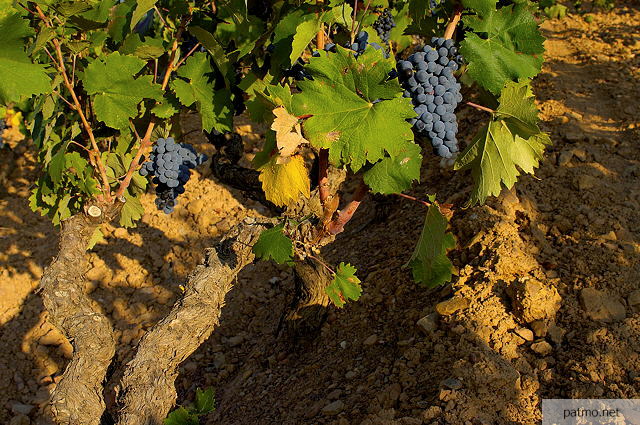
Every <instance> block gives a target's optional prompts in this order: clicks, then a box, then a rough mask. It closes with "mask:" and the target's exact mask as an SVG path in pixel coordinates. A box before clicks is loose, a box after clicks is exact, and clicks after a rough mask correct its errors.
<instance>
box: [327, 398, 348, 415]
mask: <svg viewBox="0 0 640 425" xmlns="http://www.w3.org/2000/svg"><path fill="white" fill-rule="evenodd" d="M343 410H344V402H343V401H342V400H336V401H334V402H332V403H329V404H327V405H326V406H324V407H323V408H322V414H323V415H327V416H335V415H338V414H339V413H340V412H342V411H343Z"/></svg>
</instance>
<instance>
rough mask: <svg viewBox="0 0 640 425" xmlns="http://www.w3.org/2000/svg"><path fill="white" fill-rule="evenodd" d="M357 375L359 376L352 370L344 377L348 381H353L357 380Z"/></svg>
mask: <svg viewBox="0 0 640 425" xmlns="http://www.w3.org/2000/svg"><path fill="white" fill-rule="evenodd" d="M357 375H358V374H357V373H356V372H355V371H353V370H350V371H348V372H347V373H346V374H345V375H344V377H345V378H347V379H353V378H355V377H356V376H357Z"/></svg>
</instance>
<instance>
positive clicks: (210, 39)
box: [189, 26, 235, 87]
mask: <svg viewBox="0 0 640 425" xmlns="http://www.w3.org/2000/svg"><path fill="white" fill-rule="evenodd" d="M189 32H190V33H191V34H193V35H194V36H195V37H196V38H197V39H198V41H199V42H200V44H202V46H203V47H204V48H205V49H207V51H209V53H211V56H213V60H214V62H215V63H216V66H217V67H218V69H219V70H220V73H222V75H223V77H224V79H225V85H226V86H227V87H229V84H230V83H229V79H230V78H232V75H231V74H232V73H235V69H234V68H233V64H231V63H230V62H229V59H228V58H227V55H226V53H225V51H224V48H223V47H222V45H221V44H220V42H219V41H218V40H217V39H216V37H215V36H214V35H213V34H211V33H210V32H209V31H207V30H205V29H202V28H200V27H198V26H189Z"/></svg>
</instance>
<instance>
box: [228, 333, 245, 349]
mask: <svg viewBox="0 0 640 425" xmlns="http://www.w3.org/2000/svg"><path fill="white" fill-rule="evenodd" d="M242 341H244V336H243V335H234V336H232V337H231V338H229V339H228V340H227V343H228V344H229V346H230V347H236V346H238V345H240V344H242Z"/></svg>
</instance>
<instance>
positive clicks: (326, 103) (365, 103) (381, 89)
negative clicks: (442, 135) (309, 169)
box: [292, 46, 416, 172]
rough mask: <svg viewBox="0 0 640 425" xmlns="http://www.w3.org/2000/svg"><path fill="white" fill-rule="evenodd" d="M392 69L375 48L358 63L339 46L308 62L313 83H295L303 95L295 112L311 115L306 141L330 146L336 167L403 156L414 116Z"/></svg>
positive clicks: (353, 166) (296, 99)
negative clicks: (386, 154)
mask: <svg viewBox="0 0 640 425" xmlns="http://www.w3.org/2000/svg"><path fill="white" fill-rule="evenodd" d="M393 67H394V60H393V59H392V58H390V59H385V58H384V57H383V54H382V52H380V51H378V50H376V49H374V48H373V47H368V48H367V50H366V51H365V52H364V53H363V54H362V55H360V56H359V57H358V59H356V58H355V56H354V55H353V52H351V51H350V50H347V49H345V48H342V47H340V46H338V47H337V52H336V53H326V52H321V56H320V57H315V58H314V57H312V58H311V59H310V64H309V65H308V66H307V67H306V69H307V71H308V72H309V73H310V74H311V75H312V76H313V80H305V81H299V82H298V83H297V85H298V88H300V89H301V90H302V93H300V94H296V95H294V96H293V105H292V106H293V113H294V114H295V115H297V116H302V115H311V117H310V118H308V119H306V120H305V122H304V124H303V128H304V134H305V137H306V138H307V139H308V140H309V141H310V142H311V144H312V145H314V146H315V147H318V148H328V149H329V159H330V161H331V163H332V164H333V165H335V166H342V165H346V164H348V165H349V167H350V168H351V170H352V171H353V172H356V171H358V170H359V169H360V168H362V166H364V165H365V163H367V162H369V163H372V164H373V163H375V162H377V161H379V160H381V159H383V158H384V157H385V153H388V154H389V155H390V156H392V157H394V156H397V155H399V154H400V151H401V148H402V147H403V146H404V144H403V143H402V142H404V141H413V132H412V131H411V124H409V123H408V122H407V121H406V119H407V118H413V117H415V115H416V114H415V112H414V111H413V107H412V105H411V101H410V100H409V99H407V98H403V97H402V89H401V88H400V84H399V83H398V80H397V79H393V80H389V79H388V73H389V71H390V70H391V69H392V68H393Z"/></svg>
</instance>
